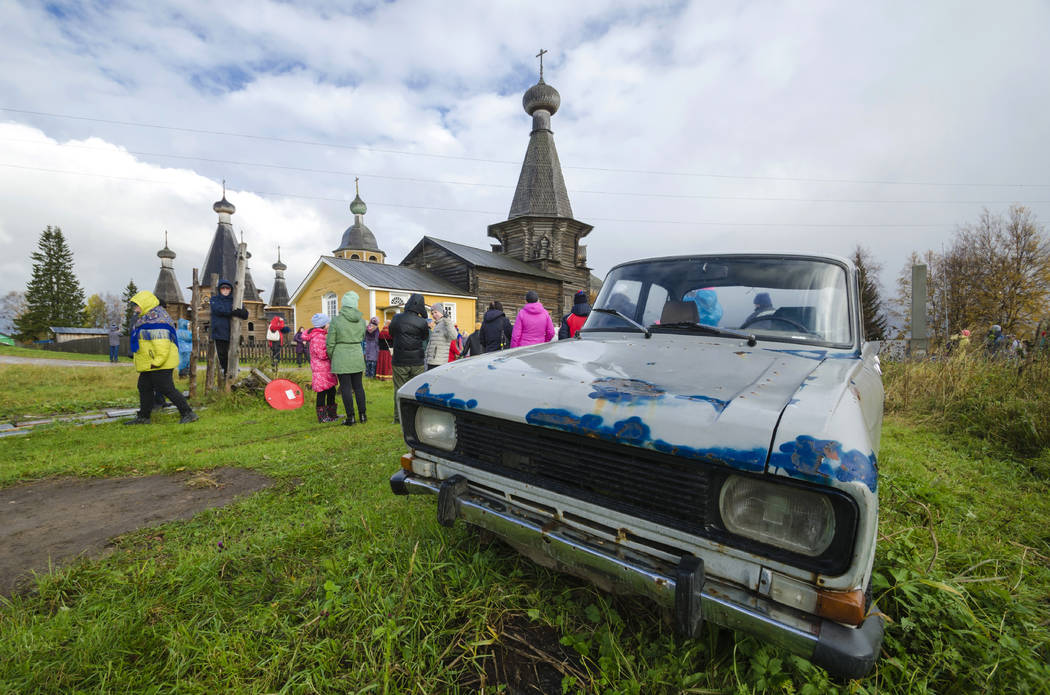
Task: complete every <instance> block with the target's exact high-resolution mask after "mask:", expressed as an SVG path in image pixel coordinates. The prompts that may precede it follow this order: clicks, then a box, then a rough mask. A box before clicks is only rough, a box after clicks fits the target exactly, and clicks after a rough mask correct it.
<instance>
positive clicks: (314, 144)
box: [0, 106, 1050, 188]
mask: <svg viewBox="0 0 1050 695" xmlns="http://www.w3.org/2000/svg"><path fill="white" fill-rule="evenodd" d="M0 111H8V112H10V113H21V114H26V115H31V116H45V117H48V118H65V119H69V120H76V121H88V122H92V123H106V124H109V125H119V126H130V127H135V128H153V129H158V130H169V131H175V132H182V133H195V134H198V135H220V136H222V137H234V138H245V139H249V140H263V141H270V142H281V143H286V144H292V145H308V146H311V147H331V148H338V149H350V150H360V151H362V152H378V153H381V154H397V155H404V156H408V157H430V158H435V159H453V160H459V161H466V162H485V163H488V164H513V165H518V164H519V162H518V161H513V160H506V159H486V158H484V157H464V156H460V155H450V154H436V153H433V152H417V151H411V150H394V149H388V148H380V147H371V146H367V145H353V144H348V143H338V142H325V141H319V140H300V139H295V138H281V137H276V136H272V135H255V134H251V133H236V132H232V131H225V130H209V129H205V128H187V127H183V126H170V125H163V124H159V123H142V122H136V121H119V120H114V119H107V118H93V117H89V116H74V115H71V114H63V113H50V112H47V111H30V110H28V109H15V108H10V107H5V106H0ZM562 168H563V169H576V170H580V171H600V172H607V173H617V174H642V175H646V176H679V177H695V178H713V179H732V180H743V181H790V182H795V183H852V184H865V185H881V186H939V187H967V186H969V187H981V188H1050V183H990V182H986V181H984V182H976V181H971V182H960V181H894V180H890V179H845V178H817V177H802V176H748V175H742V174H724V173H712V172H688V171H664V170H655V169H621V168H614V167H594V166H563V167H562Z"/></svg>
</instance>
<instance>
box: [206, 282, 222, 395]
mask: <svg viewBox="0 0 1050 695" xmlns="http://www.w3.org/2000/svg"><path fill="white" fill-rule="evenodd" d="M218 284H219V274H218V273H212V274H211V293H212V295H213V296H214V295H215V293H216V292H218V291H219V288H218ZM210 314H211V312H210V311H209V316H210ZM209 320H210V321H213V322H214V321H215V317H214V316H210V319H209ZM218 373H219V355H218V353H217V352H216V351H215V341H214V340H212V339H211V336H208V371H207V372H206V373H205V376H204V390H205V391H214V390H215V382H216V377H217V376H218Z"/></svg>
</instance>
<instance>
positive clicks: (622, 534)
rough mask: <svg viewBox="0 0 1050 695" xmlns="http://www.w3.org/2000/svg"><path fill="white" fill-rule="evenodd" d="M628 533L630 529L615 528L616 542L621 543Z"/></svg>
mask: <svg viewBox="0 0 1050 695" xmlns="http://www.w3.org/2000/svg"><path fill="white" fill-rule="evenodd" d="M628 533H630V531H628V530H627V529H625V528H621V529H617V530H616V542H617V543H623V542H624V541H626V540H627V534H628Z"/></svg>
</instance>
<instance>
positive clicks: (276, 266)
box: [270, 246, 288, 271]
mask: <svg viewBox="0 0 1050 695" xmlns="http://www.w3.org/2000/svg"><path fill="white" fill-rule="evenodd" d="M270 267H271V268H273V269H274V270H282V271H283V270H288V266H286V265H285V264H284V263H282V262H281V247H280V246H278V247H277V262H276V263H274V264H273V265H272V266H270Z"/></svg>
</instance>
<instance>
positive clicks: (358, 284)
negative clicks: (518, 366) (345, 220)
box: [290, 191, 476, 335]
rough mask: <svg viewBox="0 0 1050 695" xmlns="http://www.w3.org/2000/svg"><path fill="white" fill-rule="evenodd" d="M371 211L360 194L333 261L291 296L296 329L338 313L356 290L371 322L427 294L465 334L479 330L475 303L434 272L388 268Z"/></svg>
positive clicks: (325, 261) (324, 260)
mask: <svg viewBox="0 0 1050 695" xmlns="http://www.w3.org/2000/svg"><path fill="white" fill-rule="evenodd" d="M367 210H368V208H367V206H366V205H365V202H364V201H363V200H361V195H360V192H359V191H358V193H357V195H356V196H355V197H354V200H353V202H352V203H350V212H351V213H353V215H354V223H353V224H352V225H351V226H350V227H348V228H347V229H346V231H345V232H343V237H342V239H341V240H340V244H339V247H338V248H337V249H335V250H334V251H333V252H332V253H333V254H334V255H332V256H321V257H320V258H318V259H317V262H316V263H315V264H314V266H313V268H311V269H310V272H309V273H307V275H306V278H305V279H304V280H303V281H302V283H301V284H300V285H299V288H298V289H297V290H296V291H295V293H294V294H293V295H292V297H291V300H290V304H291V306H292V307H293V309H294V312H295V326H296V327H299V326H304V327H307V328H309V326H310V317H312V316H313V315H314V314H318V313H321V314H327V315H329V316H332V317H334V316H335V315H336V314H338V313H339V309H340V306H339V302H340V300H341V299H342V297H343V295H344V294H345V293H347V292H349V291H351V290H353V291H354V292H357V295H358V296H359V297H360V298H361V299H360V303H359V304H358V308H359V309H360V310H361V313H362V314H364V315H365V316H366V317H372V316H376V317H378V318H379V321H380V324H383V323H385V322H386V321H388V320H390V319H391V318H393V317H394V315H395V314H397V313H398V312H400V311H401V309H402V307H403V306H404V305H405V302H407V301H408V298H409V296H410V295H411V294H413V293H419V294H422V295H423V298H424V300H425V301H426V304H427V306H431V305H433V304H434V303H436V302H441V304H442V305H443V306H444V307H445V315H446V316H448V317H449V318H451V319H452V322H453V323H455V324H457V325H459V328H460V331H462V332H463V334H464V335H465V334H467V333H470V332H472V331H473V330H474V317H475V315H476V311H475V308H476V307H475V304H476V298H475V297H473V296H470V295H467V294H464V293H463V290H461V289H460V288H458V287H456V286H455V285H453V284H452V283H450V282H448V281H447V280H444V279H442V278H440V277H438V276H437V275H434V274H433V273H428V272H426V271H425V270H419V269H416V268H409V267H405V266H399V265H387V264H386V262H385V261H386V254H385V253H384V252H383V251H382V250H380V248H379V245H378V244H377V243H376V237H375V235H374V234H373V233H372V230H370V229H369V228H368V227H366V226H365V223H364V216H365V213H366V212H367Z"/></svg>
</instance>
